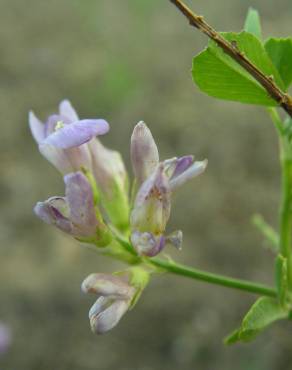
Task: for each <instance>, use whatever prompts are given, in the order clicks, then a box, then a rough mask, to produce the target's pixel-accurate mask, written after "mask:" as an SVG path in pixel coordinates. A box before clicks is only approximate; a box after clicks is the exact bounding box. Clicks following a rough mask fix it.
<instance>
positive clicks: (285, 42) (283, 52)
mask: <svg viewBox="0 0 292 370" xmlns="http://www.w3.org/2000/svg"><path fill="white" fill-rule="evenodd" d="M265 49H266V51H267V53H268V55H269V56H270V58H271V60H272V62H273V63H274V65H275V67H276V68H277V70H278V71H279V74H280V76H281V78H282V80H283V82H284V85H285V88H286V89H287V88H288V87H289V85H290V84H291V82H292V39H291V38H287V39H276V38H270V39H268V40H267V41H266V42H265Z"/></svg>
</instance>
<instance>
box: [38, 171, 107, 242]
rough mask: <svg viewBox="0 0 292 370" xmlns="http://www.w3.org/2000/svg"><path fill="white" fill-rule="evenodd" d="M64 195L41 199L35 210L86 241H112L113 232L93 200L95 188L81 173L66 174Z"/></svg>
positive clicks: (51, 222) (43, 217)
mask: <svg viewBox="0 0 292 370" xmlns="http://www.w3.org/2000/svg"><path fill="white" fill-rule="evenodd" d="M64 182H65V185H66V191H65V194H66V195H65V197H52V198H49V199H48V200H46V201H45V202H38V203H37V204H36V206H35V208H34V211H35V213H36V215H37V216H38V217H40V218H41V219H42V220H43V221H44V222H46V223H48V224H53V225H55V226H56V227H58V228H59V229H61V230H62V231H64V232H66V233H68V234H71V235H73V236H74V237H76V238H77V239H79V240H81V241H84V242H92V243H94V244H96V245H98V246H105V245H107V244H109V242H110V240H111V236H110V232H109V230H108V228H107V226H106V225H105V224H104V223H103V221H102V218H101V216H100V214H99V211H98V209H96V205H95V203H94V195H93V190H92V187H91V185H90V183H89V181H88V179H87V177H86V176H85V175H84V174H83V173H81V172H75V173H70V174H68V175H66V176H64Z"/></svg>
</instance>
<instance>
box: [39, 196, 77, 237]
mask: <svg viewBox="0 0 292 370" xmlns="http://www.w3.org/2000/svg"><path fill="white" fill-rule="evenodd" d="M34 212H35V214H36V215H37V216H38V217H39V218H40V219H41V220H42V221H44V222H46V223H47V224H50V225H55V226H57V227H58V228H59V229H61V230H62V231H64V232H66V233H69V234H70V233H71V232H72V225H71V222H70V221H69V219H68V216H69V210H68V206H67V204H66V201H65V199H64V198H62V197H52V198H49V199H48V200H47V201H45V202H38V203H37V204H36V206H35V207H34Z"/></svg>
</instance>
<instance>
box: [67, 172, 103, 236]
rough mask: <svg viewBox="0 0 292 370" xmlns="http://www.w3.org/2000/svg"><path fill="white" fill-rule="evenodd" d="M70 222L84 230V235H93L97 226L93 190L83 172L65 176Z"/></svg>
mask: <svg viewBox="0 0 292 370" xmlns="http://www.w3.org/2000/svg"><path fill="white" fill-rule="evenodd" d="M64 181H65V184H66V200H67V203H68V205H69V208H70V220H71V221H72V223H73V224H74V225H76V226H79V227H80V228H82V234H89V235H90V234H91V235H93V234H94V232H95V229H96V226H97V219H96V214H95V208H94V199H93V192H92V188H91V186H90V184H89V182H88V180H87V178H86V176H85V175H83V173H81V172H75V173H70V174H68V175H66V176H64Z"/></svg>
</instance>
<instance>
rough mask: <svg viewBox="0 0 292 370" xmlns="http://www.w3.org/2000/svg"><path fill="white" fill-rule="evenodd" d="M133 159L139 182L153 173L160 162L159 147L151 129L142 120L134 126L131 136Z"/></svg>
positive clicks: (135, 173)
mask: <svg viewBox="0 0 292 370" xmlns="http://www.w3.org/2000/svg"><path fill="white" fill-rule="evenodd" d="M131 160H132V166H133V170H134V175H135V177H136V179H137V180H138V183H139V184H141V183H142V182H143V181H145V180H146V179H147V178H148V177H149V176H150V175H151V173H152V172H153V171H154V169H155V168H156V166H157V165H158V162H159V153H158V149H157V146H156V144H155V141H154V139H153V136H152V134H151V131H150V130H149V128H148V127H147V126H146V124H145V123H144V122H142V121H141V122H139V123H138V124H137V125H136V126H135V127H134V130H133V134H132V137H131Z"/></svg>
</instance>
